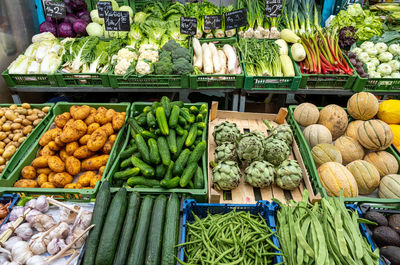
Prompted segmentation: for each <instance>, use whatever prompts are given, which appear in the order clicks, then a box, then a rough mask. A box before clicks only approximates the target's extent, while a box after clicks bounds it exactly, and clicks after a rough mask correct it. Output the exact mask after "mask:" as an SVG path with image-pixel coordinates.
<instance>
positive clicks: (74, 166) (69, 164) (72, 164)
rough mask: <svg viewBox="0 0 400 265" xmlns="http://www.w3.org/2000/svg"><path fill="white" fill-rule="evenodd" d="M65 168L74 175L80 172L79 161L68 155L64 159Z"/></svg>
mask: <svg viewBox="0 0 400 265" xmlns="http://www.w3.org/2000/svg"><path fill="white" fill-rule="evenodd" d="M65 169H66V171H67V172H68V173H69V174H70V175H72V176H75V175H77V174H78V173H79V172H81V161H79V160H78V159H77V158H75V157H73V156H69V157H68V158H67V159H66V160H65Z"/></svg>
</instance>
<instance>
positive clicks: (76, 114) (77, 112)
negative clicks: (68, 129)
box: [69, 105, 90, 120]
mask: <svg viewBox="0 0 400 265" xmlns="http://www.w3.org/2000/svg"><path fill="white" fill-rule="evenodd" d="M69 112H70V113H71V116H72V118H74V119H75V120H84V119H86V118H87V116H89V114H90V107H89V106H87V105H83V106H75V105H74V106H71V108H70V109H69Z"/></svg>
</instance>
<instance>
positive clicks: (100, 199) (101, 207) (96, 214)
mask: <svg viewBox="0 0 400 265" xmlns="http://www.w3.org/2000/svg"><path fill="white" fill-rule="evenodd" d="M110 200H111V192H110V183H109V182H108V181H105V182H103V184H101V186H100V190H99V193H97V196H96V201H97V202H96V204H95V205H94V210H93V215H92V221H91V222H90V223H91V224H94V225H95V227H93V229H92V230H90V232H89V236H88V238H87V240H88V241H87V242H86V251H85V257H84V258H83V263H82V264H83V265H94V264H95V261H96V252H97V246H98V245H99V239H100V236H101V231H102V229H103V224H104V221H105V218H106V215H107V210H108V206H109V205H110Z"/></svg>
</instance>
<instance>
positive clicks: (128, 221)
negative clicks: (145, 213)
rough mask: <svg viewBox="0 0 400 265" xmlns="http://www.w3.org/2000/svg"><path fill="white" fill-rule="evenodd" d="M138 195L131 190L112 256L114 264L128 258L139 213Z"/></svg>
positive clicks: (119, 264)
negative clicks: (115, 250)
mask: <svg viewBox="0 0 400 265" xmlns="http://www.w3.org/2000/svg"><path fill="white" fill-rule="evenodd" d="M139 206H140V195H139V193H137V192H132V193H131V194H130V195H129V199H128V210H127V212H126V216H125V221H124V226H123V227H122V231H121V237H120V239H119V243H118V247H117V253H115V257H114V263H113V264H114V265H121V264H125V261H126V259H127V258H128V251H129V246H130V244H131V241H132V235H133V232H134V231H135V225H136V219H137V216H138V213H139Z"/></svg>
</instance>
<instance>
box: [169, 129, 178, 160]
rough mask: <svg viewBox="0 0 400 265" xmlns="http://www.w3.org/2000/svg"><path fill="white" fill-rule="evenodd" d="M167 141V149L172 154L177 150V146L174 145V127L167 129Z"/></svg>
mask: <svg viewBox="0 0 400 265" xmlns="http://www.w3.org/2000/svg"><path fill="white" fill-rule="evenodd" d="M167 142H168V147H169V151H170V152H171V153H172V154H176V152H177V151H178V147H177V146H176V133H175V130H174V129H171V130H170V131H169V135H168V136H167Z"/></svg>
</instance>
